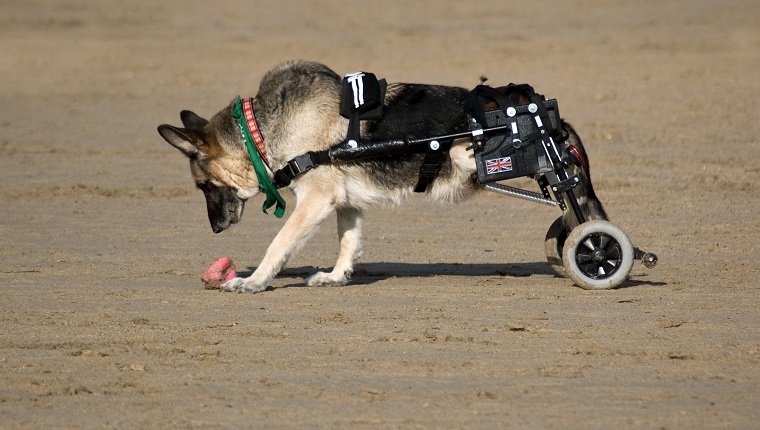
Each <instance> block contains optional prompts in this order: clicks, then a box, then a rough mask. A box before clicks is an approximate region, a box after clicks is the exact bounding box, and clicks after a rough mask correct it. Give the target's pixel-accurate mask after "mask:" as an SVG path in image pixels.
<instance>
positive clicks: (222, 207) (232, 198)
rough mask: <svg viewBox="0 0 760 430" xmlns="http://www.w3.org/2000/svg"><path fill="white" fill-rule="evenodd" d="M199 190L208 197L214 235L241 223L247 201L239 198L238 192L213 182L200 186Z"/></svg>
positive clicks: (207, 202) (210, 220)
mask: <svg viewBox="0 0 760 430" xmlns="http://www.w3.org/2000/svg"><path fill="white" fill-rule="evenodd" d="M198 188H200V189H201V190H202V191H203V195H204V196H206V209H207V210H208V220H209V222H210V223H211V230H213V231H214V233H221V232H223V231H224V230H226V229H228V228H229V227H230V226H231V225H232V224H235V223H237V222H238V221H240V218H242V216H243V209H244V208H245V200H244V199H241V198H240V197H238V196H237V190H235V189H234V188H232V187H218V186H216V185H214V184H212V183H211V182H204V183H201V184H198Z"/></svg>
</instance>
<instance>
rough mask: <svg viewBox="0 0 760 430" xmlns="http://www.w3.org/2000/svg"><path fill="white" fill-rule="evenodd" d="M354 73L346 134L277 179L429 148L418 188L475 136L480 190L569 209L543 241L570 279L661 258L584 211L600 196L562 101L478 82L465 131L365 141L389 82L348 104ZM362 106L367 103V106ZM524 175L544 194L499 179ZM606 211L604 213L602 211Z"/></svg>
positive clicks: (613, 277) (585, 279)
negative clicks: (363, 124)
mask: <svg viewBox="0 0 760 430" xmlns="http://www.w3.org/2000/svg"><path fill="white" fill-rule="evenodd" d="M365 75H367V74H363V75H362V76H365ZM368 75H371V74H368ZM351 76H352V75H349V76H347V79H344V94H343V102H344V106H343V107H342V109H341V113H342V114H343V115H344V116H346V117H347V118H349V119H350V122H349V132H348V137H347V139H346V140H345V141H343V142H342V143H340V144H338V145H336V146H333V147H332V148H330V149H329V150H328V151H323V152H322V153H313V152H312V153H308V154H304V155H302V156H300V157H296V158H295V159H293V160H291V161H290V162H288V164H287V165H286V166H285V168H283V169H281V170H280V171H278V172H276V174H275V178H276V179H277V180H278V182H279V183H280V184H286V183H289V182H290V179H292V178H293V177H295V176H298V175H300V174H302V173H304V172H306V171H308V170H310V169H311V168H313V167H315V166H316V165H318V164H324V163H328V162H356V161H361V160H366V159H375V158H378V157H384V156H388V155H393V154H409V153H424V154H425V158H424V161H423V164H422V166H421V168H420V180H419V182H418V184H417V186H416V187H415V191H417V192H420V191H425V189H426V188H427V186H428V185H429V184H430V183H432V181H433V180H434V179H435V177H436V175H437V174H438V171H439V170H440V168H441V164H442V163H443V160H445V158H446V154H447V152H448V150H449V149H450V147H451V143H452V142H453V141H454V140H456V139H462V138H470V139H471V140H472V146H471V149H472V150H473V151H474V156H475V161H476V166H477V182H478V184H479V185H480V186H481V187H482V188H483V189H485V190H487V191H491V192H494V193H498V194H500V195H505V196H510V197H516V198H520V199H523V200H527V201H531V202H534V203H540V204H544V205H547V206H552V207H558V208H559V209H560V210H561V211H562V212H563V213H565V212H566V211H572V214H573V216H574V217H575V221H577V223H568V222H567V218H568V217H564V218H566V219H565V220H563V216H560V217H558V218H557V219H556V220H555V221H554V223H552V225H551V226H550V227H549V229H548V231H547V233H546V236H545V239H544V244H545V246H544V248H545V254H546V258H547V261H548V262H549V264H550V266H551V267H552V269H553V270H554V271H555V272H556V273H557V274H558V275H560V276H562V277H569V278H570V279H572V281H573V282H574V283H575V284H576V285H578V286H579V287H581V288H584V289H611V288H615V287H618V286H620V285H621V284H622V283H623V282H624V281H625V280H626V279H627V278H628V276H629V274H630V272H631V269H632V267H633V262H634V260H641V262H642V264H644V266H645V267H647V268H652V267H654V266H655V265H656V264H657V256H656V255H655V254H653V253H647V252H644V251H642V250H640V249H639V248H636V247H634V246H633V244H632V243H631V241H630V239H629V238H628V236H627V235H626V233H625V232H624V231H623V230H621V229H620V228H619V227H617V226H616V225H615V224H613V223H611V222H609V221H608V220H606V215H601V216H598V214H596V216H595V218H603V219H590V218H589V216H588V212H589V211H588V210H586V211H584V209H583V207H582V206H583V203H582V202H579V196H581V198H583V199H589V198H594V199H596V197H595V196H587V195H584V190H586V189H589V190H592V189H591V187H590V179H589V176H588V175H587V172H588V168H587V165H586V163H587V160H586V158H585V152H584V151H583V149H582V147H581V148H579V147H578V146H576V145H574V144H572V142H569V141H568V137H569V133H568V131H567V130H565V129H564V126H563V122H562V121H561V119H560V114H559V108H558V105H557V100H555V99H549V100H547V99H546V98H544V97H543V96H542V95H540V94H537V93H535V92H534V91H533V88H532V87H530V86H529V85H525V84H523V85H513V84H510V85H509V86H507V87H502V88H500V89H494V88H491V87H488V86H484V85H479V86H478V87H476V88H475V89H474V90H473V91H472V92H471V93H470V94H471V99H474V100H475V103H470V104H471V106H470V109H469V113H468V116H467V121H468V125H469V130H468V131H463V132H458V133H451V134H446V135H440V136H433V137H426V138H421V139H388V140H382V141H366V140H365V141H363V140H362V139H360V137H359V119H366V118H368V117H367V116H360V115H361V114H363V113H367V112H368V113H369V115H370V116H369V117H370V118H371V117H372V115H375V118H378V116H377V115H381V112H378V111H377V105H378V104H379V105H382V103H381V102H379V103H378V102H377V101H378V100H380V101H382V100H383V97H384V92H385V82H384V80H381V81H377V80H376V78H374V75H371V76H370V78H371V79H369V80H367V79H365V80H364V81H360V82H363V85H364V86H365V87H366V86H370V85H374V86H375V89H374V90H372V91H367V92H365V94H362V98H372V97H374V100H375V103H368V102H365V103H356V104H355V106H351V103H350V101H351V99H352V97H351V96H352V95H353V100H354V101H357V100H358V99H357V93H356V85H355V84H354V85H353V93H352V92H351V90H350V86H349V84H351V83H352V81H350V80H349V79H350V77H351ZM353 82H356V80H354V81H353ZM366 94H369V95H370V97H367V96H366ZM362 104H364V105H365V106H368V107H369V108H367V109H364V111H363V112H362V109H361V105H362ZM584 169H585V170H584ZM574 172H576V173H574ZM278 177H279V178H278ZM524 177H531V178H533V179H535V181H536V183H537V185H538V188H539V191H540V192H534V191H530V190H526V189H522V188H517V187H513V186H509V185H505V184H503V183H502V181H506V180H510V179H515V178H524ZM584 181H588V182H589V183H584ZM586 187H588V188H586ZM574 190H577V191H574ZM576 192H577V193H578V194H579V196H576ZM592 194H593V191H592ZM600 208H601V206H600ZM601 212H602V214H604V211H603V209H602V210H601ZM568 224H571V227H569V226H568Z"/></svg>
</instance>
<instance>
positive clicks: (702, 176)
mask: <svg viewBox="0 0 760 430" xmlns="http://www.w3.org/2000/svg"><path fill="white" fill-rule="evenodd" d="M322 3H325V4H322ZM723 3H725V2H714V1H701V0H700V1H685V0H684V1H661V0H658V1H640V2H626V1H612V0H610V1H598V2H597V1H585V0H569V1H564V2H550V1H531V2H505V1H480V2H457V1H436V2H432V1H411V2H371V3H359V2H350V1H333V2H310V1H305V0H292V1H288V2H280V1H259V2H248V1H242V0H240V1H234V0H218V1H214V2H184V1H176V0H167V1H162V2H149V1H130V2H117V1H112V0H105V1H100V2H90V1H84V0H79V1H76V0H71V1H68V0H67V1H53V0H35V1H12V0H11V1H5V2H2V3H0V179H2V187H1V188H0V202H1V203H2V204H1V205H0V291H1V292H2V300H0V327H1V328H2V329H1V330H0V381H1V382H2V383H1V384H0V428H7V429H11V428H13V429H16V428H21V429H25V428H60V429H80V428H199V429H200V428H202V429H216V428H330V429H332V428H352V429H353V428H429V429H437V428H484V429H493V428H514V429H526V428H563V429H564V428H568V429H569V428H583V429H588V428H605V429H609V428H658V429H659V428H664V429H679V428H683V429H699V428H710V429H713V428H753V427H754V428H757V427H758V422H760V421H759V420H760V412H758V410H759V409H760V408H759V407H760V330H759V329H760V323H759V321H758V314H757V309H758V305H760V299H759V298H758V287H759V286H760V285H759V284H758V274H759V272H760V270H759V269H758V268H759V267H760V266H759V265H758V257H760V246H759V245H758V243H760V233H758V230H760V218H759V217H758V215H757V213H758V210H759V209H760V198H759V197H760V192H758V186H759V185H760V145H759V144H758V139H759V138H758V136H759V135H760V126H758V120H757V114H758V113H759V112H760V106H759V104H758V99H759V98H760V79H758V78H757V73H758V72H757V69H758V67H759V66H760V31H758V26H757V24H758V22H760V3H758V2H756V1H751V0H738V1H733V2H728V3H726V4H723ZM291 58H305V59H310V60H316V61H320V62H323V63H325V64H328V65H330V66H331V67H332V68H333V69H334V70H336V71H337V72H338V73H341V74H343V73H349V72H353V71H356V70H368V71H372V72H374V73H376V74H377V75H378V76H381V77H385V78H387V79H388V80H389V81H404V82H425V83H436V84H447V85H460V86H464V87H473V86H475V85H476V84H477V83H478V82H479V77H480V76H487V77H488V78H489V82H490V83H492V84H505V83H508V82H528V83H531V84H532V85H534V86H535V87H536V88H537V90H538V91H539V92H542V93H544V94H546V95H548V96H550V97H554V98H557V99H558V100H559V101H560V107H561V110H562V113H563V116H565V118H567V119H568V120H569V121H570V122H572V123H573V125H574V126H575V127H576V129H577V130H578V131H579V133H580V134H581V136H583V137H584V141H585V143H586V147H587V150H588V152H589V156H590V158H591V163H592V165H593V166H592V172H593V176H594V181H595V185H596V189H597V192H598V194H599V195H600V197H601V199H602V201H603V202H604V204H605V206H606V208H607V210H608V212H609V214H610V216H611V218H612V220H613V221H614V222H615V223H616V224H617V225H619V226H620V227H621V228H623V229H624V230H625V231H626V232H627V233H628V235H629V236H630V237H631V239H632V240H633V242H634V244H636V245H638V246H641V247H642V248H644V249H647V250H650V251H653V252H656V253H657V254H658V255H659V258H660V263H659V265H658V266H657V267H656V268H654V269H651V270H650V269H646V268H644V267H643V266H641V265H640V264H638V263H637V264H636V265H635V266H634V269H633V272H632V276H631V279H630V281H628V282H627V283H626V284H624V285H623V287H622V288H619V289H616V290H612V291H585V290H582V289H579V288H576V287H573V286H572V285H571V283H570V282H569V281H568V280H567V279H563V278H559V277H555V276H554V275H553V273H552V272H551V270H550V268H549V266H548V265H547V264H546V261H545V258H544V253H543V238H544V234H545V232H546V229H547V228H548V226H549V225H550V224H551V222H552V221H553V220H554V218H556V216H558V215H559V211H558V210H557V209H553V208H549V207H545V206H540V205H536V204H531V203H528V202H523V201H520V200H516V199H510V198H505V197H500V196H497V195H495V194H488V193H482V194H480V195H478V196H476V197H475V198H474V199H472V200H470V201H469V202H467V203H466V204H463V205H458V206H445V207H441V206H438V205H435V204H431V203H428V202H426V201H425V200H424V199H423V198H421V197H414V198H412V199H411V200H410V201H409V202H407V203H406V204H405V205H403V206H400V207H396V208H382V209H378V210H377V211H374V212H371V213H369V215H368V217H367V221H366V228H365V234H364V237H365V242H366V246H365V253H364V255H363V257H362V258H361V260H360V262H359V264H358V265H357V273H356V275H355V276H354V278H353V280H352V282H351V283H350V284H349V285H347V286H345V287H334V288H309V287H305V286H304V283H303V278H304V277H305V276H307V275H308V274H310V273H312V272H313V271H315V270H317V269H318V268H329V267H331V266H332V264H333V263H334V260H335V258H336V257H337V242H336V240H335V236H336V228H335V225H334V224H335V221H334V217H333V218H331V219H329V220H328V222H326V223H325V225H324V226H323V227H322V229H321V230H320V232H319V233H318V234H317V235H316V236H315V237H314V238H313V239H312V240H311V241H310V242H309V243H308V244H307V245H306V246H305V247H304V249H303V250H302V251H301V252H300V253H299V254H298V255H297V256H295V257H294V258H293V259H292V260H291V262H290V265H289V268H288V269H287V270H286V271H285V272H284V273H282V274H281V275H280V276H279V277H278V278H277V279H276V280H275V281H274V287H275V288H274V289H273V290H272V291H268V292H265V293H262V294H256V295H246V294H233V293H220V292H217V291H209V290H205V289H204V288H203V285H202V283H201V282H200V279H199V277H200V274H201V272H202V271H203V270H204V269H205V268H206V267H207V266H208V264H210V263H211V262H212V261H214V260H216V259H217V258H218V257H221V256H223V255H229V256H231V257H232V258H233V259H234V260H235V263H236V265H237V268H238V270H239V271H241V272H248V273H250V272H251V271H252V270H254V269H255V267H256V265H257V264H258V262H259V259H260V258H261V257H262V255H263V253H264V251H265V249H266V247H267V245H268V243H269V242H270V241H271V239H272V238H273V237H274V235H275V234H276V232H277V230H278V228H279V227H280V226H281V225H282V222H283V221H282V220H278V219H276V218H274V217H273V216H271V215H264V214H262V213H260V212H259V211H258V206H259V205H260V204H261V202H260V201H258V200H255V201H251V202H249V205H248V208H247V211H246V214H245V216H244V217H243V220H242V222H241V223H240V224H238V225H236V226H234V227H233V228H232V229H231V230H229V231H226V232H224V233H222V234H220V235H214V234H213V233H212V232H211V229H210V227H209V225H208V221H207V218H206V213H205V204H204V202H203V198H202V195H201V193H200V192H198V191H196V190H195V189H194V187H193V184H192V181H191V179H190V174H189V171H188V167H187V161H186V160H185V159H183V157H182V156H181V155H180V154H179V153H178V152H177V151H176V150H175V149H173V148H171V147H170V146H169V145H167V144H166V143H165V142H164V141H163V140H162V139H161V137H160V136H159V135H158V134H157V133H156V126H157V125H158V124H161V123H172V124H178V123H179V115H178V114H179V111H180V110H181V109H192V110H194V111H196V112H197V113H199V114H201V115H203V116H206V117H208V116H211V115H212V114H213V113H215V112H216V111H218V110H219V109H220V108H222V107H223V106H225V105H226V103H228V102H229V101H230V100H232V99H233V98H234V97H235V96H236V95H238V94H240V95H242V96H253V95H255V91H256V88H257V85H258V82H259V80H260V78H261V76H262V75H263V73H264V72H265V71H266V70H268V69H269V68H271V67H273V66H275V65H276V64H278V63H280V62H282V61H285V60H288V59H291ZM518 182H519V181H518ZM524 185H525V186H529V187H530V186H532V185H531V183H530V182H525V183H524ZM285 198H286V199H287V200H288V202H289V204H290V206H291V207H290V208H289V210H288V211H289V212H290V211H291V210H292V206H293V204H294V201H293V196H292V194H290V193H286V194H285Z"/></svg>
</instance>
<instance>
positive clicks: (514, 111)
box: [507, 106, 517, 118]
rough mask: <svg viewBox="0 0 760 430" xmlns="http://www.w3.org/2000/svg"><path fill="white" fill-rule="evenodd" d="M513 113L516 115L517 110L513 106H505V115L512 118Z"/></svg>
mask: <svg viewBox="0 0 760 430" xmlns="http://www.w3.org/2000/svg"><path fill="white" fill-rule="evenodd" d="M515 115H517V110H515V108H513V107H511V106H510V107H508V108H507V116H508V117H510V118H512V117H513V116H515Z"/></svg>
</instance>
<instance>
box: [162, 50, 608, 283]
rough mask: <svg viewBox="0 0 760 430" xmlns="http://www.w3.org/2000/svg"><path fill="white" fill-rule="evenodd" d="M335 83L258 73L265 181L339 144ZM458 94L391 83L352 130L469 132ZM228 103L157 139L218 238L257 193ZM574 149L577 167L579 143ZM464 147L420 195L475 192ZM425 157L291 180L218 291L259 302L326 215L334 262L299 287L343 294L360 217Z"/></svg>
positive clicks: (292, 70) (403, 186)
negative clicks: (333, 228)
mask: <svg viewBox="0 0 760 430" xmlns="http://www.w3.org/2000/svg"><path fill="white" fill-rule="evenodd" d="M341 83H342V77H341V76H339V75H338V74H337V73H335V72H334V71H332V70H331V69H330V68H328V67H327V66H324V65H322V64H318V63H314V62H306V61H290V62H287V63H284V64H281V65H279V66H277V67H275V68H274V69H272V70H270V71H269V72H267V73H266V74H265V75H264V76H263V78H262V80H261V83H260V86H259V90H258V93H257V95H256V96H255V98H254V99H253V102H252V105H253V109H254V110H255V113H256V120H257V122H258V125H259V128H260V130H261V133H262V135H263V137H264V146H265V150H266V153H267V154H268V157H269V167H270V169H271V170H269V171H268V173H269V175H270V177H271V176H272V174H273V171H276V170H278V169H280V168H281V167H282V166H284V165H285V164H286V163H287V162H288V160H291V159H293V158H295V157H297V156H299V155H302V154H304V153H306V152H308V151H320V150H326V149H328V148H330V147H331V146H333V145H336V144H338V143H341V142H343V141H344V140H345V139H346V134H347V129H348V119H346V118H344V117H343V116H341V115H340V113H339V105H340V97H341ZM468 93H469V91H468V90H466V89H464V88H458V87H449V86H438V85H423V84H405V83H395V84H394V83H391V84H389V85H388V87H387V90H386V93H385V99H384V114H383V117H382V119H380V120H363V121H361V127H360V130H361V138H362V139H368V140H382V139H393V138H399V137H402V138H426V137H430V136H438V135H445V134H449V133H456V132H462V131H468V130H469V128H468V124H467V111H466V101H467V97H468ZM232 109H233V103H231V104H230V105H229V106H227V107H226V108H224V109H222V110H221V111H220V112H218V113H217V114H216V115H214V116H213V117H212V118H211V119H210V120H206V119H203V118H201V117H199V116H198V115H196V114H195V113H193V112H191V111H187V110H185V111H182V112H181V113H180V118H181V120H182V124H183V127H181V128H180V127H174V126H171V125H167V124H163V125H161V126H159V127H158V132H159V134H160V135H161V136H162V137H163V138H164V139H165V140H166V141H167V142H169V143H170V144H171V145H172V146H174V147H175V148H177V149H179V150H180V151H181V152H182V153H183V154H184V155H185V156H186V157H187V158H188V159H189V160H190V171H191V173H192V177H193V180H194V181H195V185H196V187H197V188H199V189H200V190H201V191H203V194H204V195H205V197H206V206H207V209H208V217H209V221H210V223H211V228H212V230H213V231H214V232H215V233H219V232H221V231H223V230H225V229H227V228H228V227H230V225H232V224H235V223H237V222H239V221H240V219H241V216H242V214H243V207H244V205H245V202H246V201H247V200H248V199H251V198H253V197H255V196H256V195H258V194H259V193H260V187H259V182H258V180H257V176H256V174H255V172H254V169H253V167H252V165H251V161H250V159H249V155H248V153H247V151H246V146H245V144H244V140H243V138H242V137H241V131H240V128H239V126H238V124H237V123H236V120H235V119H234V118H233V116H232ZM563 127H564V129H565V130H566V131H567V132H568V133H569V138H568V140H567V141H566V142H565V144H566V145H569V144H573V145H575V146H576V147H577V148H579V149H580V151H581V153H582V156H583V157H584V158H586V160H587V159H588V158H587V157H586V153H585V151H584V150H583V146H582V144H581V141H580V139H579V138H578V135H577V134H576V133H575V131H574V130H573V129H572V127H570V126H569V124H566V123H565V124H563ZM470 146H471V140H470V139H459V140H457V141H454V142H453V143H452V146H451V149H450V150H449V151H448V154H447V156H446V157H445V160H444V162H443V165H442V167H441V170H440V172H439V174H438V176H437V178H436V179H435V180H434V182H433V183H432V184H431V186H429V187H428V189H427V191H426V192H425V194H426V195H427V197H428V198H430V199H431V200H434V201H439V202H443V203H455V202H460V201H462V200H464V199H466V198H467V197H469V196H471V195H472V194H473V193H474V192H476V191H477V190H479V189H480V186H479V184H478V182H477V175H476V164H475V159H474V156H473V152H472V149H471V147H470ZM423 158H424V154H404V155H398V156H396V155H394V156H389V157H387V158H381V159H372V160H365V161H355V162H335V163H331V164H324V165H321V166H319V167H317V168H314V169H312V170H310V171H308V172H307V173H305V174H303V175H301V176H299V177H297V178H295V179H294V180H293V181H292V183H291V184H290V185H289V187H290V188H291V189H292V191H293V192H294V194H295V196H296V200H297V202H296V207H295V209H294V210H293V212H292V214H291V215H290V217H289V218H288V219H287V221H286V222H285V224H284V225H283V227H282V229H281V230H280V231H279V233H277V235H276V237H275V238H274V240H273V241H272V243H271V244H270V245H269V247H268V249H267V251H266V254H265V256H264V258H263V259H262V261H261V263H260V264H259V265H258V267H257V268H256V270H255V271H254V272H253V274H251V275H250V276H249V277H247V278H233V279H232V280H230V281H228V282H227V283H225V284H223V285H222V286H221V289H222V290H224V291H237V292H252V293H255V292H260V291H264V290H265V289H267V288H268V287H269V285H270V283H271V281H272V279H273V278H274V277H275V276H276V275H277V274H278V273H279V272H280V270H282V268H283V267H284V266H285V264H286V263H287V261H288V259H289V258H290V257H291V255H293V253H294V252H296V251H297V250H298V249H299V248H300V247H301V246H303V245H304V244H305V243H306V241H307V240H308V239H309V237H310V236H311V235H312V234H313V233H314V232H315V231H316V229H317V227H318V226H319V225H320V223H322V222H323V221H324V220H325V218H327V217H328V216H329V215H330V214H331V213H333V212H336V213H337V221H338V236H339V243H340V252H339V254H338V259H337V261H336V263H335V266H334V267H333V269H332V270H331V271H329V272H317V273H315V274H313V275H311V276H309V277H308V278H307V279H306V283H307V284H308V285H310V286H317V285H335V284H339V285H340V284H345V283H346V282H347V281H348V280H349V278H350V276H351V274H352V273H353V266H354V262H355V261H356V259H357V258H358V257H359V256H360V254H361V249H362V246H361V235H362V218H363V214H364V211H366V210H368V209H369V208H371V207H373V206H375V205H396V204H399V203H401V202H402V201H403V200H404V199H405V198H406V197H408V196H409V195H410V194H412V192H413V189H414V187H415V184H416V183H417V180H418V178H419V172H420V166H421V164H422V162H423ZM573 169H574V170H573V171H571V172H570V173H571V174H574V175H578V176H579V177H580V178H581V184H582V186H578V187H576V188H575V191H574V192H575V193H576V196H577V197H578V200H579V203H580V205H581V208H582V210H583V212H584V213H585V214H586V216H587V218H588V219H607V216H606V214H605V212H604V209H603V208H602V205H601V203H600V202H599V200H598V199H597V198H596V195H595V194H594V191H593V188H592V186H591V181H590V175H589V171H588V163H585V164H584V167H574V168H573ZM562 224H563V225H564V228H565V229H566V230H567V231H569V230H570V229H571V228H572V227H573V226H574V225H575V224H577V221H576V220H575V216H574V214H573V213H572V211H565V215H563V218H562Z"/></svg>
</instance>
